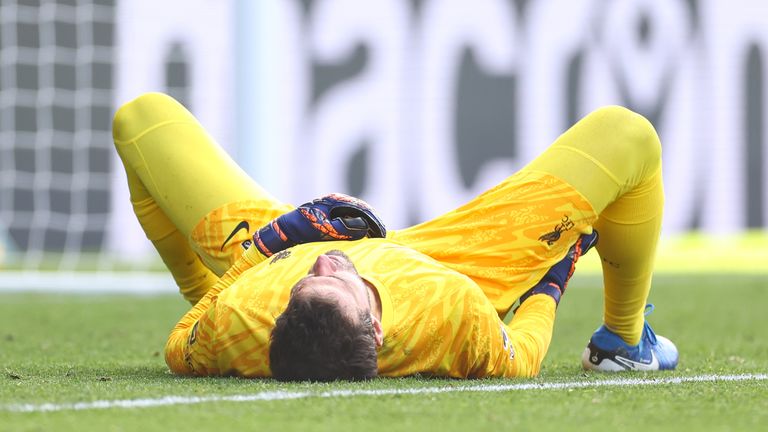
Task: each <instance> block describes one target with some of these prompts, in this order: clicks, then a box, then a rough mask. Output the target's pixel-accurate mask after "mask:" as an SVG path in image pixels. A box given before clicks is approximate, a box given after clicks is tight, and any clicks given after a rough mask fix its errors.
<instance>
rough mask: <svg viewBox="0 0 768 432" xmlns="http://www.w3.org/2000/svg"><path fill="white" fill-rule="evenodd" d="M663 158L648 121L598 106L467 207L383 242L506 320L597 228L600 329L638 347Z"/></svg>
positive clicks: (656, 225) (659, 212)
mask: <svg viewBox="0 0 768 432" xmlns="http://www.w3.org/2000/svg"><path fill="white" fill-rule="evenodd" d="M660 156H661V147H660V143H659V139H658V137H657V135H656V132H655V131H654V129H653V127H652V125H651V124H650V123H649V122H648V121H647V120H646V119H644V118H643V117H642V116H640V115H637V114H635V113H633V112H631V111H629V110H627V109H625V108H621V107H607V108H603V109H600V110H597V111H595V112H593V113H592V114H590V115H588V116H587V117H585V118H584V119H582V120H581V121H579V122H578V123H577V124H576V125H574V126H573V127H572V128H571V129H569V130H568V131H566V132H565V133H563V135H561V136H560V137H559V138H558V139H557V140H556V141H555V143H554V144H553V145H552V146H550V147H549V148H548V149H547V150H546V151H545V152H544V153H543V154H541V155H540V156H539V157H538V158H536V159H535V160H534V161H533V162H532V163H530V164H529V165H528V166H526V167H524V168H523V169H522V170H521V171H520V172H518V173H517V174H515V175H513V176H511V177H509V178H507V179H505V180H504V181H502V182H501V183H500V184H499V185H497V186H495V187H493V188H491V189H490V190H488V191H486V192H485V193H483V194H482V195H480V196H478V197H477V198H475V199H473V200H472V201H470V202H469V203H467V204H466V205H464V206H462V207H460V208H458V209H456V210H453V211H451V212H448V213H446V214H444V215H442V216H439V217H437V218H435V219H433V220H430V221H427V222H425V223H423V224H419V225H416V226H414V227H411V228H408V229H405V230H401V231H397V232H392V233H391V235H388V237H390V238H392V239H393V240H395V241H400V242H403V243H404V244H406V245H408V246H410V247H413V248H414V249H416V250H419V251H421V252H423V253H425V254H427V255H430V256H432V257H433V258H435V259H437V260H438V261H440V262H442V263H443V264H445V265H446V266H448V267H450V268H452V269H454V270H456V271H459V272H461V273H463V274H465V275H467V276H469V277H470V278H472V279H473V280H474V281H475V282H477V283H478V285H480V287H481V288H482V289H483V291H484V293H485V295H486V296H487V297H488V298H489V299H490V300H491V302H492V303H493V304H494V307H496V310H497V311H498V313H499V315H500V316H504V315H505V314H506V312H507V311H508V310H509V308H511V306H512V305H513V304H514V302H515V301H516V300H517V299H518V297H520V296H521V295H522V294H523V293H524V292H526V291H527V290H528V289H530V288H531V287H532V286H534V285H535V284H536V283H537V282H538V281H539V280H540V279H541V278H542V276H544V274H545V273H546V272H547V271H548V270H549V268H550V267H552V266H553V265H554V264H556V263H557V262H558V261H560V260H561V259H562V258H563V257H564V256H565V254H566V252H567V250H568V248H569V247H570V246H571V245H572V244H573V243H574V242H576V240H577V239H578V237H579V236H580V235H581V234H586V233H589V232H591V230H592V227H595V228H596V229H598V231H599V232H600V242H599V244H598V246H597V250H598V251H599V253H600V255H601V257H602V258H603V266H604V280H605V298H606V300H605V322H606V324H607V325H608V327H609V328H610V329H611V330H614V331H615V332H616V333H618V334H619V335H621V337H622V338H624V339H625V340H626V341H627V343H630V344H634V343H637V341H638V340H639V338H640V332H641V331H642V327H643V322H644V320H643V308H644V306H645V301H646V298H647V296H648V290H649V288H650V278H651V270H652V266H653V259H654V254H655V249H656V243H657V239H658V237H659V231H660V224H661V218H662V206H663V195H664V194H663V187H662V183H661V158H660Z"/></svg>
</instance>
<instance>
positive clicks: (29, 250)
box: [0, 0, 768, 289]
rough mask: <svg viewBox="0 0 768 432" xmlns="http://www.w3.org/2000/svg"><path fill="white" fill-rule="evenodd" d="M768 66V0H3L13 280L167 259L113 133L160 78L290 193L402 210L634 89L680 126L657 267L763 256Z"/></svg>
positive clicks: (3, 134)
mask: <svg viewBox="0 0 768 432" xmlns="http://www.w3.org/2000/svg"><path fill="white" fill-rule="evenodd" d="M767 62H768V3H766V2H764V1H762V0H730V1H724V0H624V1H611V0H537V1H528V0H474V1H473V2H471V7H468V6H467V3H466V2H460V1H458V0H456V1H446V0H385V1H368V2H362V1H355V0H282V1H249V0H230V1H214V0H165V1H149V0H131V1H128V0H17V1H16V0H0V267H2V268H5V269H6V270H5V271H4V272H0V276H2V277H0V286H2V287H5V288H6V289H8V287H11V289H17V288H20V287H21V288H24V287H27V288H30V287H33V286H35V284H39V279H36V277H38V276H39V275H43V274H45V273H44V272H41V271H40V270H58V272H56V273H53V274H52V275H53V276H52V277H56V278H58V279H57V280H58V282H57V283H58V284H63V283H64V280H65V279H66V278H64V277H62V276H61V274H62V273H61V272H62V271H72V270H89V271H98V272H97V273H89V274H90V277H101V278H104V277H106V278H107V279H104V280H101V279H100V280H99V281H98V282H96V283H94V284H87V285H93V286H100V287H101V288H102V289H103V288H104V287H105V286H106V287H110V286H111V287H116V286H118V285H119V283H118V282H119V280H121V279H122V280H123V281H126V280H127V279H125V277H126V276H125V274H124V273H119V275H120V276H119V277H118V278H117V279H115V278H114V277H112V279H109V278H110V277H111V276H110V274H112V273H113V272H114V271H115V270H126V269H127V270H134V271H143V270H147V269H153V268H155V269H156V268H158V266H160V265H161V264H160V263H159V260H158V259H157V258H156V256H155V253H154V251H153V250H152V247H151V244H150V243H149V242H148V241H147V240H146V239H145V237H144V235H143V233H142V232H141V229H140V228H139V226H138V224H137V223H136V222H135V220H134V216H133V214H132V212H131V209H130V205H129V201H128V193H127V188H126V186H125V179H124V172H123V171H122V168H121V165H120V163H119V161H117V160H116V155H115V154H114V152H113V150H112V143H111V133H110V122H111V118H112V115H113V113H114V112H115V110H116V108H117V107H119V106H120V105H121V104H122V103H125V102H127V101H128V100H130V99H132V98H133V97H135V96H137V95H138V94H140V93H142V92H146V91H163V92H167V93H170V94H171V95H173V96H175V97H176V98H178V99H179V100H181V101H182V102H183V103H184V104H185V105H186V106H187V107H188V108H189V109H190V110H191V111H192V112H193V113H194V114H195V115H197V116H198V118H199V119H200V121H201V122H202V123H203V125H205V126H206V128H207V129H208V130H209V132H210V133H211V135H212V136H213V137H214V138H215V139H216V140H217V141H218V142H219V143H221V145H222V146H223V147H224V148H225V149H226V150H227V151H228V152H230V153H231V154H232V155H233V156H234V157H235V159H236V160H238V161H239V162H240V164H241V165H242V166H243V167H244V168H245V169H246V171H248V172H249V173H250V174H251V175H252V176H253V177H254V178H256V179H257V180H258V181H259V182H261V183H262V184H263V185H264V186H265V187H266V188H267V189H269V190H271V191H273V192H274V194H275V195H276V196H278V197H280V198H282V199H284V200H285V201H288V202H293V203H299V202H302V201H304V200H306V199H308V198H311V197H314V196H316V195H320V194H323V193H326V192H329V191H341V192H346V193H350V194H353V195H358V196H361V197H363V198H365V199H366V200H368V201H369V202H371V203H372V204H373V205H374V206H375V207H377V208H378V209H379V210H380V211H381V212H382V214H383V216H384V219H385V220H386V221H388V224H389V226H390V227H392V228H398V227H403V226H406V225H409V224H412V223H415V222H418V221H422V220H424V219H426V218H429V217H431V216H435V215H437V214H439V213H442V212H444V211H446V210H449V209H451V208H453V207H454V206H456V205H458V204H460V203H462V202H464V201H465V200H467V199H468V198H470V197H472V196H474V195H476V194H477V193H479V192H481V191H482V190H484V189H486V188H488V187H489V186H491V185H493V184H495V183H496V182H498V181H499V180H501V179H502V178H504V177H505V176H507V175H509V174H510V173H512V172H514V171H515V170H516V169H518V168H520V167H522V166H523V165H524V164H525V163H526V162H527V161H529V160H530V159H531V158H532V157H533V156H534V155H536V154H537V153H538V152H539V151H540V150H541V149H543V148H544V147H546V146H547V145H548V144H549V143H550V142H551V141H552V140H553V139H554V138H555V137H556V136H557V135H558V134H559V133H561V132H562V131H563V130H564V129H566V128H567V127H568V126H570V125H571V124H573V123H574V122H575V121H576V120H577V119H578V118H579V117H581V116H583V115H584V114H586V113H587V112H589V111H591V110H592V109H594V108H596V107H598V106H601V105H605V104H621V105H625V106H628V107H630V108H632V109H634V110H636V111H638V112H640V113H642V114H644V115H645V116H647V117H648V118H649V119H650V120H651V121H652V122H653V123H654V124H655V125H656V127H657V130H658V131H659V134H660V136H661V138H662V143H663V146H664V162H665V171H664V180H665V186H666V193H667V204H666V214H665V221H664V232H663V239H664V242H663V243H662V251H661V252H660V258H659V263H660V267H662V268H664V267H666V268H670V269H673V270H682V269H694V270H696V269H699V270H700V269H707V268H709V269H711V265H710V263H711V262H712V257H713V256H714V257H726V256H727V257H730V259H729V260H720V264H719V266H718V269H720V270H727V269H735V270H740V271H743V270H746V271H766V269H768V265H766V264H765V263H767V262H768V247H767V246H768V242H766V241H765V237H766V236H765V234H764V232H765V230H766V227H767V226H768V187H767V186H768V185H767V184H766V182H767V181H768V178H767V177H766V176H767V174H766V172H767V171H768V133H766V132H767V130H766V128H767V127H768V85H767V84H768V64H767ZM677 239H684V240H681V241H678V240H677ZM70 275H71V274H70ZM113 279H115V280H113ZM35 281H37V282H35ZM110 281H111V282H110ZM116 281H117V282H116ZM150 282H151V283H155V284H159V285H161V286H163V287H171V288H172V281H171V280H170V277H165V276H160V279H157V280H155V279H153V280H152V281H150ZM150 282H146V283H145V284H147V283H149V284H150V285H151V283H150ZM48 283H49V284H50V281H49V282H48ZM130 284H133V285H135V282H130ZM75 285H78V286H84V282H83V281H82V280H79V279H78V281H77V282H75Z"/></svg>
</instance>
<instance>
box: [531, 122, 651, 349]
mask: <svg viewBox="0 0 768 432" xmlns="http://www.w3.org/2000/svg"><path fill="white" fill-rule="evenodd" d="M526 169H531V170H538V171H545V172H547V173H549V174H552V175H554V176H556V177H559V178H561V179H563V180H565V181H566V182H568V183H569V184H571V185H572V186H573V187H575V188H576V189H577V190H578V191H579V192H580V193H581V194H582V195H583V196H584V197H585V198H586V199H587V200H588V201H589V203H590V204H591V205H592V208H593V209H594V210H595V213H596V214H597V215H598V218H597V220H596V221H595V223H594V224H593V226H594V227H595V228H596V229H597V230H598V231H599V233H600V240H599V242H598V245H597V251H598V252H599V254H600V257H601V259H602V260H603V283H604V289H605V305H604V317H603V319H604V321H605V325H606V326H607V327H608V328H609V329H611V330H612V331H614V332H615V333H616V334H618V335H619V336H621V337H622V339H624V341H626V342H627V343H629V344H632V345H634V344H637V343H638V342H639V341H640V336H641V331H642V327H643V323H644V320H645V318H644V316H643V310H644V307H645V303H646V300H647V298H648V292H649V290H650V282H651V274H652V272H653V264H654V258H655V255H656V245H657V242H658V238H659V233H660V230H661V219H662V213H663V206H664V188H663V184H662V180H661V144H660V142H659V139H658V136H657V134H656V131H655V130H654V129H653V126H652V125H651V124H650V123H649V122H648V121H647V120H646V119H645V118H643V117H642V116H640V115H638V114H635V113H633V112H631V111H629V110H627V109H625V108H621V107H606V108H602V109H599V110H597V111H595V112H593V113H592V114H590V115H588V116H587V117H585V118H584V119H582V120H581V121H579V122H578V123H577V124H576V125H574V126H573V127H572V128H571V129H569V130H568V131H566V132H565V133H564V134H563V135H561V136H560V137H559V138H558V139H557V140H556V141H555V143H554V144H552V146H550V147H549V148H548V149H547V150H546V151H545V152H544V153H543V154H542V155H541V156H539V157H538V158H536V159H535V160H534V161H533V162H531V163H530V164H529V165H528V166H527V167H526Z"/></svg>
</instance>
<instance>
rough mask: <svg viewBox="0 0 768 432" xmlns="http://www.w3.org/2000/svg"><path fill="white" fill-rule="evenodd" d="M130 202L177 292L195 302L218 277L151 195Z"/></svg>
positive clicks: (192, 302)
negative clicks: (203, 261)
mask: <svg viewBox="0 0 768 432" xmlns="http://www.w3.org/2000/svg"><path fill="white" fill-rule="evenodd" d="M131 204H133V209H134V212H135V213H136V217H137V218H138V219H139V223H140V224H141V226H142V228H143V229H144V233H145V234H146V235H147V238H148V239H149V240H150V241H152V244H153V245H154V246H155V249H156V250H157V252H158V253H159V254H160V258H162V260H163V263H165V266H166V267H167V268H168V270H169V271H170V272H171V275H172V276H173V279H174V281H176V285H177V286H178V287H179V292H180V293H181V294H182V295H183V296H184V298H185V299H186V300H187V301H189V302H190V303H191V304H193V305H194V304H196V303H197V302H198V301H199V300H200V299H201V298H203V296H204V295H205V293H206V292H208V289H209V288H210V287H211V286H213V284H214V283H216V282H217V281H218V280H219V278H218V277H217V276H216V275H215V274H213V272H212V271H211V270H209V269H208V267H206V266H205V265H204V264H203V263H202V261H200V258H199V257H198V256H197V254H196V253H195V252H194V251H192V248H191V247H190V245H189V242H188V241H187V239H186V237H184V235H183V234H181V232H179V230H177V229H176V227H175V226H174V225H173V224H172V223H171V221H170V220H169V219H168V217H167V216H166V215H165V214H164V213H163V211H162V210H161V209H160V207H159V206H158V205H157V203H156V202H155V201H154V200H153V199H152V198H147V199H144V200H141V201H138V202H136V201H132V202H131Z"/></svg>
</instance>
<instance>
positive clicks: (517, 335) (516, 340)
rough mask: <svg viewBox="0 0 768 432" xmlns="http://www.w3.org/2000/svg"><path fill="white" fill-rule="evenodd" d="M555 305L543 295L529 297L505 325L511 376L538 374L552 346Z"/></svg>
mask: <svg viewBox="0 0 768 432" xmlns="http://www.w3.org/2000/svg"><path fill="white" fill-rule="evenodd" d="M556 308H557V305H556V304H555V300H554V299H552V297H550V296H548V295H544V294H538V295H533V296H531V297H529V298H528V299H527V300H526V301H525V302H523V304H522V305H520V307H519V308H518V309H517V312H515V316H514V317H513V318H512V322H510V323H509V325H507V326H506V327H507V329H508V331H509V335H508V336H509V343H510V347H511V349H513V350H514V360H512V362H513V364H512V366H513V367H512V368H511V369H510V372H511V373H512V375H509V374H505V376H516V377H533V376H536V375H538V374H539V371H540V370H541V363H542V362H543V361H544V356H545V355H546V354H547V350H548V349H549V344H550V342H552V331H553V329H554V325H555V310H556Z"/></svg>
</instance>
